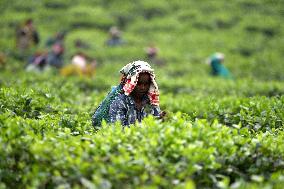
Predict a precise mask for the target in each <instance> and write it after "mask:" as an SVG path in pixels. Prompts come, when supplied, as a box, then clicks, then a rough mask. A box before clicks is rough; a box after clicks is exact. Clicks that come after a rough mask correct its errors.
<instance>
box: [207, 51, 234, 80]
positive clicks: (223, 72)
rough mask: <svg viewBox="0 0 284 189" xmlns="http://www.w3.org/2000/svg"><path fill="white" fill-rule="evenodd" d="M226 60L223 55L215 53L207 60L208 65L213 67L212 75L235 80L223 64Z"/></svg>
mask: <svg viewBox="0 0 284 189" xmlns="http://www.w3.org/2000/svg"><path fill="white" fill-rule="evenodd" d="M224 59H225V55H224V54H223V53H215V54H213V55H212V56H211V57H210V58H209V59H208V60H207V63H208V64H209V65H210V66H211V74H212V75H213V76H220V77H222V78H225V79H233V76H232V74H231V73H230V71H229V70H228V69H227V68H226V67H225V66H224V64H223V62H224Z"/></svg>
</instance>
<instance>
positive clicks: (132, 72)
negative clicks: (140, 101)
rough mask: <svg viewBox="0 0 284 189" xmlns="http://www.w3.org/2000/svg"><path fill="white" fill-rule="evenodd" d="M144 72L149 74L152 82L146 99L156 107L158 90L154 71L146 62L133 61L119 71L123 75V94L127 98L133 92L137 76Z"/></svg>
mask: <svg viewBox="0 0 284 189" xmlns="http://www.w3.org/2000/svg"><path fill="white" fill-rule="evenodd" d="M145 72H146V73H149V74H150V77H151V80H152V82H151V85H150V88H149V91H148V97H149V99H150V103H151V104H152V105H155V106H158V105H159V89H158V85H157V83H156V80H155V74H154V70H153V69H152V68H151V66H150V65H149V64H148V63H147V62H144V61H141V60H138V61H134V62H132V63H129V64H127V65H126V66H124V67H123V68H122V69H121V70H120V73H122V74H123V80H124V82H125V83H124V86H123V91H124V94H125V95H127V96H129V94H130V93H131V92H132V91H133V89H134V88H135V86H136V84H137V81H138V78H139V74H140V73H145Z"/></svg>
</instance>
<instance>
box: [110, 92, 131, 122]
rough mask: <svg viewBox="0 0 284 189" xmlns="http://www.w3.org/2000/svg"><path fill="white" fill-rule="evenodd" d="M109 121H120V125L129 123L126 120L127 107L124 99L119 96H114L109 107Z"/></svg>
mask: <svg viewBox="0 0 284 189" xmlns="http://www.w3.org/2000/svg"><path fill="white" fill-rule="evenodd" d="M109 115H110V122H111V123H114V122H116V121H120V122H121V124H122V125H129V123H128V120H127V107H126V103H125V100H124V99H123V98H121V97H120V96H118V97H116V98H115V100H114V101H113V102H112V103H111V105H110V108H109Z"/></svg>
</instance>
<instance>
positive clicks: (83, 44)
mask: <svg viewBox="0 0 284 189" xmlns="http://www.w3.org/2000/svg"><path fill="white" fill-rule="evenodd" d="M74 47H76V48H77V49H90V45H89V44H88V43H86V42H85V41H83V40H81V39H76V40H75V41H74Z"/></svg>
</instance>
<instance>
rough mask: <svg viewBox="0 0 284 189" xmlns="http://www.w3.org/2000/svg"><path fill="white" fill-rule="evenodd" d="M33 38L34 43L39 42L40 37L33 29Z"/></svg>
mask: <svg viewBox="0 0 284 189" xmlns="http://www.w3.org/2000/svg"><path fill="white" fill-rule="evenodd" d="M33 40H34V43H35V44H36V45H37V44H39V41H40V39H39V34H38V32H37V31H34V32H33Z"/></svg>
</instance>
